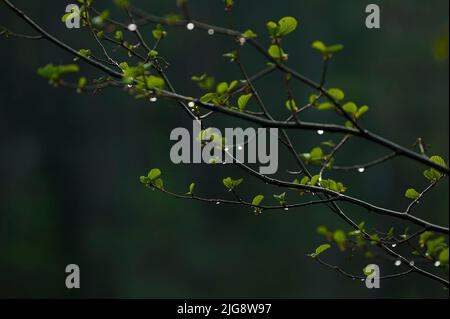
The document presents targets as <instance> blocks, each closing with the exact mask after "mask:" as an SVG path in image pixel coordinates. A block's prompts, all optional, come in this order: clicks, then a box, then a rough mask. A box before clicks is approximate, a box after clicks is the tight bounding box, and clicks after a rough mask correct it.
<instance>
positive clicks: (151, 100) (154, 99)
mask: <svg viewBox="0 0 450 319" xmlns="http://www.w3.org/2000/svg"><path fill="white" fill-rule="evenodd" d="M156 101H158V99H157V98H156V97H151V98H150V102H152V103H155V102H156Z"/></svg>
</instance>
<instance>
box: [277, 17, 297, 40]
mask: <svg viewBox="0 0 450 319" xmlns="http://www.w3.org/2000/svg"><path fill="white" fill-rule="evenodd" d="M278 25H279V30H278V35H279V36H285V35H288V34H289V33H291V32H293V31H295V29H297V25H298V22H297V20H296V19H295V18H294V17H284V18H282V19H280V21H279V22H278Z"/></svg>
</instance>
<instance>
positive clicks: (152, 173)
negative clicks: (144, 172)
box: [147, 168, 161, 182]
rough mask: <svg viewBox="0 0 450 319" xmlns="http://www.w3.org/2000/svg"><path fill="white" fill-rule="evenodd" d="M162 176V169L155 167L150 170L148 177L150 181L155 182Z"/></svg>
mask: <svg viewBox="0 0 450 319" xmlns="http://www.w3.org/2000/svg"><path fill="white" fill-rule="evenodd" d="M160 176H161V170H160V169H159V168H153V169H152V170H150V172H149V173H148V176H147V177H148V179H149V181H150V182H153V181H154V180H156V179H157V178H159V177H160Z"/></svg>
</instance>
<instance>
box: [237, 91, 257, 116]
mask: <svg viewBox="0 0 450 319" xmlns="http://www.w3.org/2000/svg"><path fill="white" fill-rule="evenodd" d="M252 97H253V94H251V93H250V94H246V95H241V96H240V97H239V99H238V106H239V110H240V111H241V112H243V111H245V108H246V107H247V104H248V102H249V101H250V99H251V98H252Z"/></svg>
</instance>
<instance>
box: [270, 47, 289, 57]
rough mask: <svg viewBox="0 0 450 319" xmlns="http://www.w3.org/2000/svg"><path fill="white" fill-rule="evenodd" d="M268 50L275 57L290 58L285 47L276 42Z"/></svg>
mask: <svg viewBox="0 0 450 319" xmlns="http://www.w3.org/2000/svg"><path fill="white" fill-rule="evenodd" d="M268 52H269V55H270V56H271V57H272V58H274V59H280V60H287V58H288V55H287V54H286V53H285V52H284V51H283V49H282V48H281V47H280V46H278V45H276V44H274V45H271V46H270V48H269V50H268Z"/></svg>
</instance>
